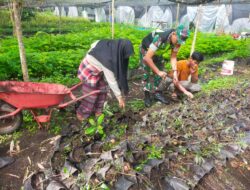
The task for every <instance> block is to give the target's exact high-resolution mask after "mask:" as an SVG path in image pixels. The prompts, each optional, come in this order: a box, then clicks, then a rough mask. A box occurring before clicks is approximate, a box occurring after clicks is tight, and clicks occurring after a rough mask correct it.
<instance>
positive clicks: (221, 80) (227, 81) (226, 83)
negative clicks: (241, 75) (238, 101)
mask: <svg viewBox="0 0 250 190" xmlns="http://www.w3.org/2000/svg"><path fill="white" fill-rule="evenodd" d="M238 81H239V79H238V78H236V77H232V76H228V77H227V76H224V77H218V78H216V79H213V80H210V81H209V82H208V83H207V84H204V85H203V86H202V92H205V93H209V92H211V91H213V90H218V89H229V88H232V87H233V86H235V85H236V84H237V83H238Z"/></svg>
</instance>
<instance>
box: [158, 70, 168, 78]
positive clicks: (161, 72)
mask: <svg viewBox="0 0 250 190" xmlns="http://www.w3.org/2000/svg"><path fill="white" fill-rule="evenodd" d="M158 75H159V76H160V77H161V78H162V79H165V78H166V77H167V73H166V72H164V71H159V72H158Z"/></svg>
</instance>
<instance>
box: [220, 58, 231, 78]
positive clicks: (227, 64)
mask: <svg viewBox="0 0 250 190" xmlns="http://www.w3.org/2000/svg"><path fill="white" fill-rule="evenodd" d="M233 72H234V61H231V60H225V61H224V62H223V63H222V70H221V74H222V75H232V74H233Z"/></svg>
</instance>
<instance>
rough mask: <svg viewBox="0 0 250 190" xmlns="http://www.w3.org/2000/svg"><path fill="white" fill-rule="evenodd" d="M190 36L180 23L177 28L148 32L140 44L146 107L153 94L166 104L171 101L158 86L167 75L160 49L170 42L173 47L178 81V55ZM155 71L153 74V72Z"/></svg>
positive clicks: (149, 104) (172, 61)
mask: <svg viewBox="0 0 250 190" xmlns="http://www.w3.org/2000/svg"><path fill="white" fill-rule="evenodd" d="M188 36H189V31H188V30H187V29H185V28H184V27H183V25H180V26H178V27H177V29H176V30H175V29H170V30H166V31H160V30H155V31H153V32H151V33H150V34H148V35H147V36H146V37H145V38H144V39H143V40H142V43H141V46H140V60H141V65H142V68H143V70H144V75H143V81H142V82H143V91H144V94H145V98H144V103H145V106H146V107H150V106H151V94H153V95H154V98H155V100H157V101H160V102H162V103H164V104H168V103H169V101H168V100H167V99H166V98H165V97H164V96H163V94H162V91H161V90H160V89H158V86H159V84H160V82H161V80H162V79H165V78H166V77H167V73H166V72H165V71H164V60H163V58H162V55H161V54H162V53H161V52H160V51H159V50H162V49H164V48H166V45H167V44H169V45H170V48H171V58H170V62H171V66H172V70H173V71H174V74H173V80H174V82H175V81H178V77H177V69H176V62H177V59H176V56H177V53H178V50H179V48H180V46H181V44H183V43H184V42H185V40H186V39H187V38H188ZM152 73H153V74H152Z"/></svg>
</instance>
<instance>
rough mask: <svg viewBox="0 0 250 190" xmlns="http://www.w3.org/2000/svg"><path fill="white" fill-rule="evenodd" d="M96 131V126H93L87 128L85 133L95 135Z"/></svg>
mask: <svg viewBox="0 0 250 190" xmlns="http://www.w3.org/2000/svg"><path fill="white" fill-rule="evenodd" d="M95 132H96V127H94V126H92V127H88V128H87V129H86V130H85V134H86V135H94V134H95Z"/></svg>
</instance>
